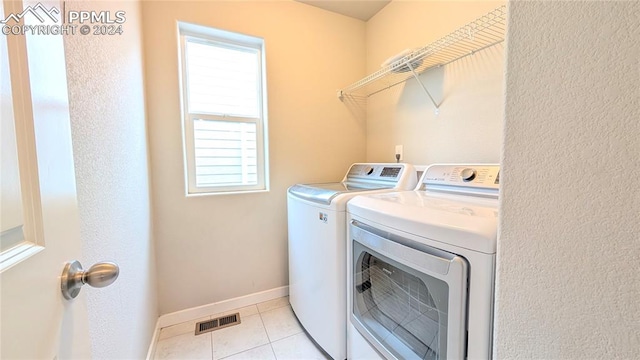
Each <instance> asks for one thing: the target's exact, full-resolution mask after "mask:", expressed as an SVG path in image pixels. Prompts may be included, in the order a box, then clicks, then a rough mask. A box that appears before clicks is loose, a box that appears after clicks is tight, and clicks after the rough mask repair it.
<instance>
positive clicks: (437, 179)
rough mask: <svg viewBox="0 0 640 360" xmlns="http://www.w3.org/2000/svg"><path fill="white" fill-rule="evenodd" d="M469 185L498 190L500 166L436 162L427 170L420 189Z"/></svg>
mask: <svg viewBox="0 0 640 360" xmlns="http://www.w3.org/2000/svg"><path fill="white" fill-rule="evenodd" d="M442 187H453V188H455V187H467V188H479V189H488V190H495V191H497V190H498V189H499V188H500V166H499V165H497V164H435V165H431V166H429V167H428V168H427V170H425V172H424V174H423V175H422V179H421V181H420V188H419V190H427V189H429V188H437V189H441V188H442Z"/></svg>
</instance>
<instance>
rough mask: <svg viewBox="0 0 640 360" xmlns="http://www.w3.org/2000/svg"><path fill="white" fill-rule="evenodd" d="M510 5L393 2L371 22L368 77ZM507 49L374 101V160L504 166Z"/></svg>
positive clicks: (370, 118) (370, 135)
mask: <svg viewBox="0 0 640 360" xmlns="http://www.w3.org/2000/svg"><path fill="white" fill-rule="evenodd" d="M502 4H504V2H499V1H393V2H391V3H390V4H389V5H387V6H386V7H384V8H383V9H382V10H381V11H380V12H379V13H378V14H376V15H375V16H374V17H373V18H371V20H369V21H368V22H367V29H366V31H367V33H366V36H367V40H366V48H367V71H368V73H372V72H374V71H376V70H378V69H380V64H381V63H382V62H383V61H384V60H385V59H387V58H389V57H390V56H392V55H395V54H398V53H400V52H401V51H402V50H404V49H407V48H410V49H412V48H417V47H422V46H425V45H427V44H429V43H431V42H433V41H435V40H437V39H439V38H441V37H443V36H445V35H447V34H449V33H450V32H452V31H454V30H456V29H458V28H459V27H461V26H463V25H465V24H467V23H468V22H470V21H473V20H475V19H477V18H479V17H480V16H482V15H484V14H486V13H488V12H489V11H491V10H493V9H495V8H497V7H498V6H500V5H502ZM503 48H504V46H503V45H502V44H499V45H496V46H493V47H491V48H489V49H486V50H483V51H480V52H478V53H476V54H475V55H473V56H470V57H466V58H464V59H461V60H458V61H456V62H454V63H451V64H449V65H446V66H444V67H442V68H439V69H434V70H430V71H427V72H426V73H423V74H422V75H421V76H420V78H421V79H422V80H423V83H424V84H425V86H426V87H427V89H428V90H429V91H430V92H431V94H432V96H433V97H434V99H435V100H436V102H438V103H441V105H440V114H439V115H435V113H434V109H435V108H434V105H433V104H432V103H431V101H430V100H429V98H428V97H427V94H426V93H425V92H424V91H423V90H422V88H421V87H420V86H419V84H418V83H417V81H416V80H415V79H410V80H409V81H407V82H406V83H404V84H401V85H397V86H395V87H393V88H390V89H388V90H384V91H382V92H380V93H377V94H375V95H372V96H371V97H369V99H368V102H367V107H366V109H367V112H366V114H367V161H394V160H395V159H394V155H395V145H403V146H404V161H406V162H409V163H414V164H425V165H426V164H431V163H434V162H467V163H468V162H493V163H497V162H498V161H499V159H500V144H501V135H502V115H503V114H502V111H503V110H502V109H503V98H504V97H503V81H504V77H503V72H504V70H503V69H504V65H503Z"/></svg>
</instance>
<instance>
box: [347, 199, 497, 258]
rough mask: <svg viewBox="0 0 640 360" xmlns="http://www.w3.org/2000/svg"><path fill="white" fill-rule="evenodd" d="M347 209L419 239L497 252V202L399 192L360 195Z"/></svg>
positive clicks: (492, 252) (348, 204) (489, 252)
mask: <svg viewBox="0 0 640 360" xmlns="http://www.w3.org/2000/svg"><path fill="white" fill-rule="evenodd" d="M347 209H348V211H349V213H350V214H352V215H356V216H359V217H361V218H363V219H366V220H369V221H371V222H374V223H379V224H382V225H385V226H387V227H391V228H395V229H398V230H401V231H404V232H408V233H411V234H414V235H416V236H420V237H425V238H429V239H431V240H434V241H439V242H442V243H446V244H450V245H453V246H458V247H462V248H465V249H469V250H474V251H479V252H482V253H486V254H494V253H495V252H496V239H497V226H498V225H497V224H498V201H497V199H485V198H475V197H473V198H472V197H469V196H461V195H449V194H442V193H437V192H429V191H396V192H389V193H383V194H375V195H360V196H356V197H354V198H353V199H351V201H349V203H347ZM370 225H374V224H370Z"/></svg>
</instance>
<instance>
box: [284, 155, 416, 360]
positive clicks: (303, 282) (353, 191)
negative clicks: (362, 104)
mask: <svg viewBox="0 0 640 360" xmlns="http://www.w3.org/2000/svg"><path fill="white" fill-rule="evenodd" d="M417 181H418V178H417V174H416V171H415V169H414V167H413V166H411V165H409V164H398V163H390V164H379V163H377V164H370V163H369V164H367V163H358V164H353V165H352V166H351V167H350V168H349V171H347V174H346V175H345V177H344V178H343V180H342V181H341V182H336V183H323V184H298V185H294V186H292V187H290V188H289V190H288V192H287V193H288V194H287V207H288V223H289V226H288V228H289V301H290V303H291V307H292V308H293V311H294V312H295V314H296V316H297V317H298V320H299V321H300V323H301V324H302V326H303V327H304V328H305V330H306V331H307V333H309V335H311V337H312V338H313V339H314V340H315V342H316V343H317V344H318V345H319V346H320V347H322V349H324V351H325V352H326V353H327V354H329V355H330V356H331V357H332V358H334V359H336V360H342V359H345V358H346V352H347V345H346V327H347V318H346V302H347V295H346V277H347V271H346V244H347V239H346V235H347V229H346V204H347V201H348V200H350V199H351V198H353V197H354V196H356V195H360V194H364V193H368V194H370V193H376V192H378V193H379V192H386V191H393V190H406V189H412V188H414V187H415V185H416V183H417Z"/></svg>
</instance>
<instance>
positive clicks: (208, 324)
mask: <svg viewBox="0 0 640 360" xmlns="http://www.w3.org/2000/svg"><path fill="white" fill-rule="evenodd" d="M238 324H240V313H235V314H231V315H225V316H221V317H217V318H215V319H212V320H207V321H201V322H199V323H197V324H196V335H200V334H204V333H206V332H209V331H214V330H220V329H224V328H226V327H229V326H233V325H238Z"/></svg>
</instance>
